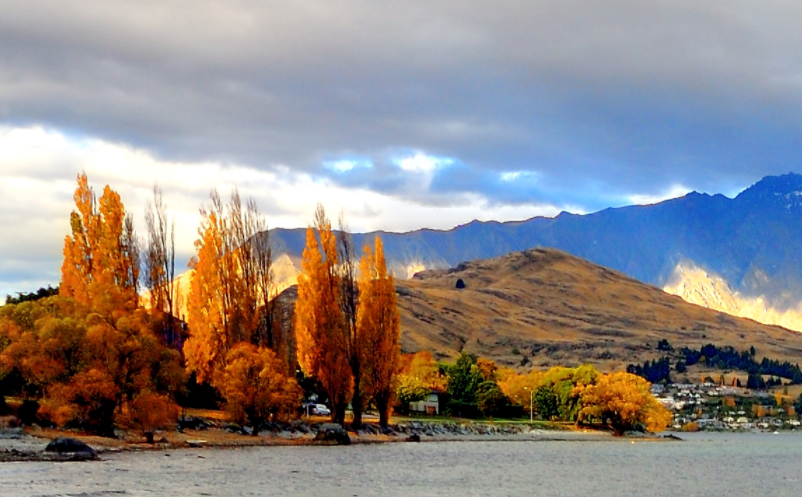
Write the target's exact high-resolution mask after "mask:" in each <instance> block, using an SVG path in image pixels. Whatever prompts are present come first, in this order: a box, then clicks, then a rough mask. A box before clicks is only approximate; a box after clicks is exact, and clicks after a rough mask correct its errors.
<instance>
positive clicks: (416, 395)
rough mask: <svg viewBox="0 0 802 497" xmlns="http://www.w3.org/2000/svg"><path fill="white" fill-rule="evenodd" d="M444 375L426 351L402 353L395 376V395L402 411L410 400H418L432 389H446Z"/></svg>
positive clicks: (404, 410)
mask: <svg viewBox="0 0 802 497" xmlns="http://www.w3.org/2000/svg"><path fill="white" fill-rule="evenodd" d="M446 383H447V380H446V377H445V375H443V374H442V373H441V372H440V367H439V366H438V364H437V362H435V360H434V358H433V357H432V354H431V353H430V352H428V351H420V352H417V353H415V354H407V355H402V356H401V360H400V367H399V373H398V376H397V377H396V385H395V396H396V399H397V401H398V405H399V406H400V410H401V412H402V413H407V412H408V411H409V404H410V403H411V402H420V401H422V400H424V399H426V397H427V396H428V395H429V393H431V392H432V391H438V392H445V391H446Z"/></svg>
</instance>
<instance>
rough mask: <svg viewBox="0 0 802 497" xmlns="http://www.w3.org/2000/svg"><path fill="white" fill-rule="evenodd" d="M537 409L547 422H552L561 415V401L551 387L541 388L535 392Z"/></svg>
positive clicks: (544, 386)
mask: <svg viewBox="0 0 802 497" xmlns="http://www.w3.org/2000/svg"><path fill="white" fill-rule="evenodd" d="M535 409H536V410H537V412H538V414H539V415H540V416H541V417H542V418H543V419H546V420H551V419H554V418H557V417H559V415H560V399H559V397H557V394H555V393H554V388H553V387H551V386H546V385H543V386H540V387H538V389H537V390H535Z"/></svg>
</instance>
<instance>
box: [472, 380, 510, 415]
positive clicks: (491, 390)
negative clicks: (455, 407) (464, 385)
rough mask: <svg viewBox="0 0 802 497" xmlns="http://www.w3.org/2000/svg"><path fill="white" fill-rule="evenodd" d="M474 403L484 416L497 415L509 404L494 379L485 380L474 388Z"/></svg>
mask: <svg viewBox="0 0 802 497" xmlns="http://www.w3.org/2000/svg"><path fill="white" fill-rule="evenodd" d="M476 403H477V406H478V407H479V412H481V413H482V415H484V416H497V415H499V414H500V413H501V412H502V410H503V409H504V408H505V407H507V406H508V405H509V400H507V396H506V395H504V392H502V391H501V389H500V388H499V386H498V384H497V383H496V382H495V381H485V382H482V383H480V384H479V387H478V388H477V389H476Z"/></svg>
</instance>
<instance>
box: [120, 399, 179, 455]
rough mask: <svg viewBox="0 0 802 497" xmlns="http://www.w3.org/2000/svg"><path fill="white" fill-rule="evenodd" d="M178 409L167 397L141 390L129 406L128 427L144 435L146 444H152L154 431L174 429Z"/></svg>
mask: <svg viewBox="0 0 802 497" xmlns="http://www.w3.org/2000/svg"><path fill="white" fill-rule="evenodd" d="M178 411H179V408H178V406H177V405H176V404H175V402H173V401H172V399H170V397H168V396H167V395H160V394H157V393H154V392H151V391H149V390H143V391H142V392H140V393H139V394H138V395H137V396H136V397H135V398H134V400H133V402H132V404H131V419H130V422H129V424H130V426H132V427H133V428H136V429H138V430H140V431H141V432H142V434H143V435H145V439H146V441H147V442H148V443H153V435H154V433H155V432H156V430H164V429H170V428H173V427H175V425H176V421H177V420H178Z"/></svg>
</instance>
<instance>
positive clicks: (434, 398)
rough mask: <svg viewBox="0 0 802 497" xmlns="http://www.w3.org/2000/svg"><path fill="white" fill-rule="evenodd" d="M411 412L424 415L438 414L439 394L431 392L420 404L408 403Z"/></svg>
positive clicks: (434, 391)
mask: <svg viewBox="0 0 802 497" xmlns="http://www.w3.org/2000/svg"><path fill="white" fill-rule="evenodd" d="M409 410H410V411H411V412H423V413H426V414H440V392H438V391H436V390H432V391H431V392H429V395H427V396H426V398H425V399H423V400H421V401H420V402H410V403H409Z"/></svg>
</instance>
